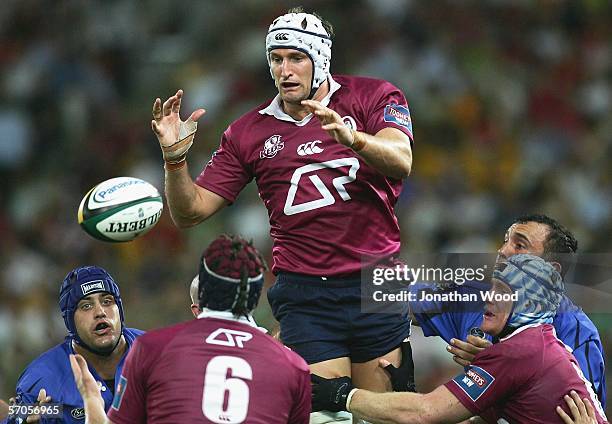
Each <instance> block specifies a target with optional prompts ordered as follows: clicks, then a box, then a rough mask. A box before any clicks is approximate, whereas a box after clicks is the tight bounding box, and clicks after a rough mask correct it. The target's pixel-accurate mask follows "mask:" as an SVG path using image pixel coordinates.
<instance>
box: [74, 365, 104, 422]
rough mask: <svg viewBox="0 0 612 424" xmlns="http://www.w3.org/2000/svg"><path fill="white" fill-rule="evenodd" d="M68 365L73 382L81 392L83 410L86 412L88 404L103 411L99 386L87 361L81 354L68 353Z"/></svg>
mask: <svg viewBox="0 0 612 424" xmlns="http://www.w3.org/2000/svg"><path fill="white" fill-rule="evenodd" d="M70 367H71V368H72V375H73V376H74V382H75V383H76V385H77V389H79V393H81V397H82V398H83V403H84V404H85V411H86V414H87V409H88V405H93V406H96V407H97V406H99V407H100V408H102V411H104V400H103V399H102V395H100V387H99V386H98V384H97V383H96V380H95V379H94V377H93V375H92V374H91V371H89V368H88V367H87V361H85V358H83V357H82V356H81V355H70Z"/></svg>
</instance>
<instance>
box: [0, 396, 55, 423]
mask: <svg viewBox="0 0 612 424" xmlns="http://www.w3.org/2000/svg"><path fill="white" fill-rule="evenodd" d="M51 400H52V399H51V396H47V391H46V390H45V389H40V390H39V391H38V396H37V397H36V405H44V404H46V403H49V402H51ZM16 401H17V400H16V398H10V399H9V404H11V405H15V404H16ZM25 422H26V423H28V424H32V423H39V422H40V415H38V414H36V415H28V416H27V418H26V420H25Z"/></svg>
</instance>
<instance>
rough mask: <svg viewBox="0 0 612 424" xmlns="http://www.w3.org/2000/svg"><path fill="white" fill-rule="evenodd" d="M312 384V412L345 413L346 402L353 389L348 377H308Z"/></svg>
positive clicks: (312, 375) (313, 375)
mask: <svg viewBox="0 0 612 424" xmlns="http://www.w3.org/2000/svg"><path fill="white" fill-rule="evenodd" d="M310 382H311V383H312V412H317V411H331V412H340V411H346V400H347V399H348V395H349V393H351V390H353V389H354V388H355V386H353V382H352V381H351V379H350V377H337V378H323V377H321V376H318V375H316V374H311V375H310Z"/></svg>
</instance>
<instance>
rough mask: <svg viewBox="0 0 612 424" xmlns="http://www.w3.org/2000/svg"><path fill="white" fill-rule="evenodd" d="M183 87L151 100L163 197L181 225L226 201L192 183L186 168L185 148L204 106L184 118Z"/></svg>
mask: <svg viewBox="0 0 612 424" xmlns="http://www.w3.org/2000/svg"><path fill="white" fill-rule="evenodd" d="M182 98H183V90H178V91H177V92H176V94H175V95H173V96H172V97H170V98H168V99H167V100H166V101H165V102H164V103H163V104H162V102H161V100H160V99H159V98H157V99H155V102H153V120H152V121H151V128H152V129H153V132H154V133H155V135H156V136H157V140H158V141H159V145H160V147H161V149H162V154H163V158H164V162H165V169H166V175H165V189H166V199H167V200H168V206H169V208H170V215H171V216H172V220H173V221H174V223H175V224H176V225H177V226H178V227H181V228H184V227H191V226H193V225H196V224H199V223H200V222H202V221H204V220H205V219H207V218H208V217H210V216H212V215H213V214H214V213H215V212H217V211H218V210H220V209H221V208H223V207H224V206H225V205H226V204H227V201H226V200H225V199H224V198H223V197H221V196H219V195H218V194H216V193H213V192H211V191H209V190H206V189H205V188H202V187H200V186H198V185H196V184H195V183H194V182H193V180H192V178H191V176H190V175H189V172H188V168H187V161H186V158H187V152H188V151H189V148H190V147H191V145H192V144H193V140H194V137H195V133H196V130H197V120H198V119H200V118H201V117H202V116H203V115H204V113H205V110H204V109H196V110H195V111H193V112H192V113H191V115H190V116H189V118H187V120H186V121H182V120H181V117H180V110H181V100H182Z"/></svg>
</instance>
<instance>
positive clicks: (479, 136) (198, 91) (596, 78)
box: [0, 0, 612, 399]
mask: <svg viewBox="0 0 612 424" xmlns="http://www.w3.org/2000/svg"><path fill="white" fill-rule="evenodd" d="M296 5H303V6H304V7H305V8H306V9H307V10H316V11H318V12H319V13H320V14H321V15H322V16H323V17H324V18H326V19H327V20H329V21H330V22H331V23H332V24H333V25H334V28H335V37H334V46H333V49H332V56H333V58H332V66H331V69H332V73H338V74H341V73H350V74H358V75H365V76H372V77H378V78H383V79H387V80H389V81H391V82H393V83H394V84H395V85H397V86H398V87H400V88H401V89H402V90H403V91H404V93H405V94H406V97H407V98H408V101H409V105H410V110H411V113H412V118H413V125H414V137H415V147H414V166H413V172H412V175H411V176H410V177H409V178H408V179H407V180H406V183H405V189H404V191H403V194H402V196H401V199H400V201H399V202H398V204H397V208H396V211H397V215H398V217H399V220H400V224H401V228H402V241H403V246H404V251H403V253H404V256H405V257H408V256H409V254H410V252H438V251H452V252H490V251H494V249H496V248H497V247H498V245H499V244H500V243H501V241H502V238H503V233H504V230H505V228H506V226H507V225H508V223H509V221H511V219H512V218H513V217H514V216H516V215H519V214H523V213H530V212H543V213H547V214H549V215H551V216H553V217H555V218H557V219H558V220H559V221H560V222H562V223H563V224H565V225H566V226H567V227H569V228H570V229H571V230H572V231H573V232H574V233H575V235H576V237H577V238H578V240H579V243H580V250H581V251H583V252H592V253H606V252H612V218H611V216H612V215H611V214H610V208H611V206H612V205H611V203H612V190H611V189H610V187H611V183H612V172H610V169H611V167H612V50H611V49H610V45H611V43H612V25H610V22H612V3H610V2H608V1H606V0H588V1H583V2H578V1H576V2H573V1H572V2H569V1H568V2H565V1H540V2H532V1H522V0H519V1H505V0H490V1H480V2H465V1H461V2H458V1H457V2H456V1H435V2H429V1H408V0H406V1H401V0H350V1H322V0H321V1H303V2H294V1H286V2H281V1H266V0H242V1H237V0H236V1H234V0H226V1H213V0H207V1H204V0H203V1H177V2H169V1H165V0H147V1H130V0H107V1H87V0H74V1H54V0H49V1H43V0H38V1H36V0H6V1H4V2H3V5H2V8H0V99H1V102H0V178H1V184H0V204H2V208H1V209H0V234H1V237H0V238H1V242H0V398H4V399H6V398H8V397H9V396H10V395H11V394H12V393H13V390H14V385H15V382H16V380H17V378H18V376H19V374H20V372H21V370H22V369H23V368H24V367H25V365H26V364H27V363H28V362H29V361H30V360H32V359H33V358H34V357H36V356H37V355H38V354H40V353H41V352H43V351H44V350H46V349H47V348H49V347H51V346H52V345H54V344H56V343H58V342H59V341H61V340H62V337H63V336H64V334H65V328H64V326H63V322H62V320H61V317H60V313H59V310H58V306H57V295H58V290H59V285H60V282H61V280H62V279H63V277H64V275H65V274H66V273H67V272H68V271H69V270H70V269H72V268H73V267H75V266H77V265H82V264H97V265H100V266H103V267H105V268H107V269H108V270H109V271H110V272H111V274H112V275H114V276H115V278H116V280H117V281H118V282H119V284H120V286H121V289H122V292H123V298H124V300H123V302H124V305H125V307H126V316H127V323H128V325H129V326H134V327H139V328H142V329H150V328H153V327H157V326H162V325H167V324H170V323H174V322H177V321H181V320H185V319H189V318H190V311H189V304H190V301H189V299H188V284H189V282H190V281H191V279H192V277H193V276H194V275H195V274H196V272H197V262H198V259H199V255H200V253H201V251H202V249H203V247H205V246H206V245H207V243H208V242H209V241H210V240H212V239H213V238H214V237H216V236H217V235H218V234H219V233H221V232H224V231H229V232H237V233H241V234H243V235H246V236H248V237H251V238H253V239H254V241H255V243H256V245H257V247H258V248H259V249H260V250H262V251H263V252H265V253H266V255H267V256H268V257H269V256H270V252H271V240H270V238H269V234H268V224H267V214H266V211H265V209H264V207H263V205H262V204H261V201H260V199H259V198H258V196H257V190H256V189H255V187H254V185H251V186H250V187H249V188H248V189H247V190H246V191H245V192H244V193H242V194H241V196H240V197H239V199H238V201H237V202H236V203H235V204H234V205H233V206H232V207H230V208H227V209H226V210H224V211H222V212H221V213H219V214H218V215H217V216H215V217H213V218H212V219H211V220H210V221H208V222H206V223H205V224H203V225H200V226H198V227H196V228H193V229H189V230H182V231H181V230H177V229H176V228H175V227H174V226H173V224H172V222H171V220H170V218H169V214H168V212H167V210H166V211H165V212H164V215H163V217H162V219H161V221H160V222H159V224H158V225H157V227H156V228H155V229H154V230H153V231H152V232H150V233H149V234H148V235H146V236H144V237H142V238H141V239H138V240H136V241H134V242H131V243H125V244H107V243H102V242H99V241H96V240H94V239H92V238H90V237H89V236H88V235H86V234H85V233H84V232H83V231H82V230H81V229H80V228H79V226H78V225H77V220H76V211H77V208H78V205H79V202H80V200H81V198H82V196H83V195H84V194H85V193H86V192H87V191H88V190H89V189H90V188H91V187H92V186H94V185H95V184H97V183H98V182H100V181H103V180H106V179H108V178H111V177H116V176H135V177H139V178H143V179H145V180H147V181H149V182H151V183H153V184H154V185H156V186H157V187H158V188H159V189H160V191H161V190H163V167H162V159H161V154H160V151H159V146H158V144H157V141H156V139H155V137H154V135H153V133H152V132H151V129H150V119H151V105H152V103H153V100H154V99H155V98H156V97H161V98H162V99H165V98H167V97H168V96H170V95H172V94H173V93H174V92H176V90H177V89H178V88H183V89H184V90H185V98H184V101H183V113H184V117H186V116H187V115H188V114H189V113H190V112H191V111H192V110H193V109H194V108H196V107H204V108H205V109H207V114H206V115H205V116H204V117H203V118H202V119H201V121H200V128H199V131H198V136H197V138H196V143H195V145H194V147H193V148H192V149H191V152H190V155H189V165H190V172H191V174H192V175H193V176H194V177H195V176H196V175H197V174H198V173H199V172H200V170H201V168H202V166H203V165H204V164H205V163H206V162H207V160H208V159H209V158H210V156H211V154H212V152H213V151H214V150H215V148H216V147H217V145H218V143H219V139H220V135H221V132H222V131H223V130H224V129H225V128H226V126H227V125H228V124H229V123H230V122H231V121H232V120H234V119H236V118H237V117H239V116H240V115H241V114H243V113H245V112H247V111H248V110H249V109H250V108H251V107H253V106H255V105H257V104H260V103H261V102H263V101H264V100H265V99H268V98H271V97H273V96H274V95H275V88H274V85H273V83H272V79H271V77H270V74H269V70H268V67H267V63H266V59H265V52H264V38H265V34H266V31H267V28H268V25H269V24H270V23H271V21H272V20H273V19H274V18H275V17H276V16H278V15H280V14H282V13H284V12H285V11H286V10H287V9H288V8H289V7H292V6H296ZM356 213H359V212H358V211H356ZM272 281H273V276H272V275H269V276H268V279H267V284H271V283H272ZM610 312H611V313H612V310H611V311H610ZM257 318H258V319H259V320H260V321H261V322H262V323H263V324H264V325H266V326H267V327H269V328H273V327H274V325H275V323H274V322H273V319H272V317H271V315H270V312H269V307H268V306H267V303H266V302H265V299H264V301H263V302H262V304H261V307H260V308H259V309H258V311H257ZM592 318H593V319H594V320H595V322H596V323H597V325H598V326H599V329H600V332H601V335H602V340H603V342H604V345H605V348H606V349H607V352H608V354H611V353H612V315H610V314H609V313H605V312H602V313H598V314H593V315H592ZM416 333H418V331H417V332H416ZM415 337H417V339H418V341H417V342H416V343H415V344H416V354H415V356H416V359H415V360H416V362H417V378H418V380H419V383H420V384H419V387H420V389H422V390H427V389H429V388H431V387H432V386H433V385H434V384H437V383H439V382H440V380H441V379H442V378H445V377H446V376H448V375H449V374H450V375H452V374H454V373H456V372H457V371H458V367H456V366H454V365H453V363H452V362H450V363H449V359H448V357H447V353H446V352H445V351H444V343H440V342H431V341H429V340H428V341H427V342H421V340H420V338H418V336H415ZM608 358H609V356H608ZM610 366H611V362H610V361H608V369H609V368H610ZM608 378H610V374H608Z"/></svg>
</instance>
